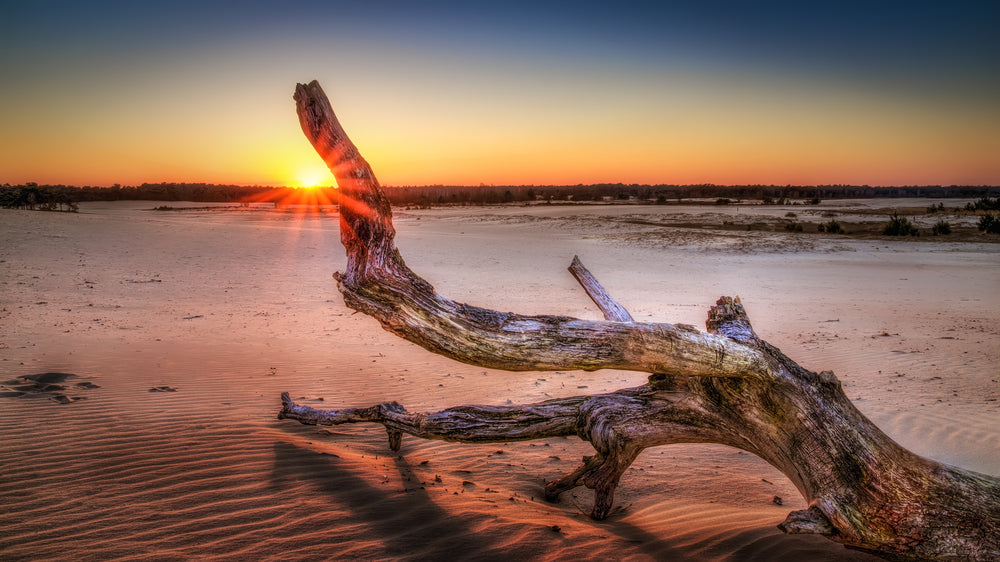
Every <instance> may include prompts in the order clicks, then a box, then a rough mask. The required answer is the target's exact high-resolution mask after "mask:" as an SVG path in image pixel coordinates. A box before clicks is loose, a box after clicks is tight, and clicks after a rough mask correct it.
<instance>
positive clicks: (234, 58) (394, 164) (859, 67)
mask: <svg viewBox="0 0 1000 562" xmlns="http://www.w3.org/2000/svg"><path fill="white" fill-rule="evenodd" d="M63 8H64V9H62V10H58V11H57V10H51V9H50V10H48V11H46V10H45V9H44V8H37V9H35V8H32V7H31V5H30V4H29V5H28V6H27V7H25V6H18V7H16V8H15V9H14V10H13V14H12V16H11V17H10V18H8V19H7V22H8V23H7V24H0V37H5V39H0V41H6V44H0V47H2V49H0V52H2V53H4V54H3V55H0V56H2V57H3V58H0V63H2V68H0V70H2V71H3V73H4V75H5V76H6V77H9V78H10V80H5V83H4V87H3V88H2V92H0V102H2V103H0V122H2V123H3V128H2V131H0V183H21V182H26V181H36V182H39V183H65V184H73V185H111V184H114V183H120V184H125V185H131V184H138V183H142V182H159V181H179V182H180V181H204V182H211V183H236V184H264V185H286V184H290V185H303V184H309V183H315V182H319V183H321V184H327V183H330V182H332V177H331V176H330V175H329V173H327V172H326V171H325V170H323V165H322V163H321V162H320V160H319V158H318V156H316V154H315V153H314V152H313V150H312V148H311V147H310V146H309V144H308V142H307V141H306V140H305V138H304V137H303V135H302V133H301V131H300V130H299V128H298V122H297V119H296V116H295V113H294V104H293V102H292V92H293V90H294V86H295V84H296V82H306V81H309V80H312V79H318V80H320V83H321V84H322V85H323V86H324V88H325V90H326V91H327V94H328V95H329V96H330V98H331V100H332V102H333V104H334V109H335V110H336V111H337V113H338V115H339V116H340V118H341V121H342V122H343V124H344V126H345V128H346V129H347V131H348V133H349V134H350V135H351V136H352V138H353V139H354V141H355V143H356V144H357V145H358V147H359V148H360V149H361V151H362V153H363V154H364V155H365V157H366V158H367V159H368V161H369V162H370V163H371V164H372V166H373V168H374V170H375V173H376V175H377V176H378V177H379V179H380V181H381V182H382V183H383V184H386V185H421V184H464V185H478V184H479V183H487V184H576V183H599V182H624V183H670V184H687V183H705V182H711V183H717V184H747V183H765V184H788V183H791V184H832V183H849V184H870V185H903V184H945V185H950V184H1000V157H997V155H998V154H1000V134H998V133H997V131H1000V104H998V103H997V102H996V101H995V100H996V99H1000V96H998V95H996V94H998V93H1000V89H998V87H997V76H995V75H994V74H989V73H986V72H984V70H988V69H990V68H995V66H996V65H995V63H996V59H995V57H994V56H993V55H995V54H996V40H988V41H987V42H986V43H985V44H976V43H975V42H974V41H973V40H969V45H960V44H958V43H957V42H953V43H954V45H953V44H952V43H948V44H945V43H942V44H941V45H934V44H933V39H932V38H928V35H927V33H929V30H928V29H925V28H920V29H916V27H917V26H918V24H920V25H924V26H926V25H929V24H930V22H933V21H934V20H935V18H937V17H939V16H940V15H939V14H928V16H927V21H926V22H925V21H923V20H914V21H913V22H910V23H911V24H912V25H913V26H915V29H914V30H912V31H913V32H912V33H910V34H907V33H904V32H906V31H907V30H906V29H905V28H904V29H902V30H900V29H896V28H885V27H883V28H877V29H874V30H867V31H866V29H864V28H859V29H854V28H851V27H844V28H835V29H826V28H825V27H815V28H814V29H809V30H808V33H807V32H805V31H803V32H799V33H797V34H796V33H793V32H794V31H795V29H797V28H796V27H795V26H799V27H802V26H803V25H806V24H808V25H813V26H818V25H821V24H822V25H826V23H825V22H827V19H824V18H826V17H827V16H826V15H825V14H812V13H803V14H793V15H790V16H787V17H786V18H785V19H781V18H778V19H779V23H781V22H784V24H787V25H788V27H785V28H782V29H781V31H783V32H784V33H786V34H789V35H791V36H790V37H789V38H788V41H789V42H788V43H787V44H786V43H782V42H781V41H778V40H765V39H760V37H781V34H780V33H772V34H771V35H767V34H766V33H763V32H766V31H768V30H767V29H760V30H759V31H760V32H761V33H762V34H756V33H751V32H752V31H754V29H753V28H752V26H753V25H758V26H760V25H764V23H762V22H767V24H768V25H775V26H777V25H779V23H773V21H772V20H773V19H774V18H773V17H772V18H762V20H761V21H755V20H754V21H752V20H751V19H750V18H753V17H754V16H753V14H749V13H748V14H743V16H745V17H744V19H739V18H737V17H736V16H733V17H734V19H733V21H726V22H722V23H719V22H715V21H714V20H712V19H711V17H709V16H707V15H706V16H704V17H702V15H701V14H672V13H665V12H661V11H654V12H651V13H649V14H645V15H643V14H638V15H633V16H615V17H621V18H627V17H633V18H634V19H628V20H622V21H620V22H617V21H615V20H614V19H613V18H612V20H611V21H602V20H601V19H600V17H610V16H607V15H606V14H605V15H604V16H602V15H601V13H598V12H594V13H593V14H592V15H593V16H594V17H593V19H592V20H591V19H588V16H586V15H585V16H579V17H578V18H577V19H573V18H568V21H567V18H565V17H563V16H562V14H560V13H558V12H556V11H551V10H550V11H549V12H543V13H540V14H538V15H537V18H538V19H539V20H540V21H541V23H538V22H536V21H535V20H530V21H529V20H527V19H525V20H521V19H517V18H515V17H514V16H510V15H509V14H508V15H504V16H503V17H500V16H501V15H503V14H507V12H503V13H502V14H501V12H496V13H494V12H484V13H485V14H486V15H485V16H484V15H482V14H480V13H479V12H476V11H473V10H471V9H470V11H468V12H462V13H459V14H458V15H456V16H455V17H454V18H453V19H452V20H448V19H446V18H445V19H443V20H442V18H438V17H432V16H422V15H421V14H416V13H405V11H404V12H403V13H399V14H397V16H396V17H395V18H394V19H393V18H389V19H386V17H385V14H383V13H378V14H376V13H374V12H373V13H367V12H365V11H364V10H363V9H358V10H356V11H350V13H349V14H347V15H346V16H345V15H343V14H341V13H339V12H337V11H336V10H335V9H332V8H331V9H330V11H329V13H321V14H320V15H319V16H317V17H315V18H312V19H297V17H296V16H294V15H291V16H282V17H278V16H277V15H276V14H272V13H270V12H267V11H266V9H265V8H261V7H256V8H253V9H250V10H248V12H249V15H247V14H243V15H242V16H240V17H242V18H243V19H239V18H237V19H236V20H235V21H232V17H231V15H230V14H229V13H228V12H222V11H215V10H213V9H212V8H210V7H209V8H203V10H204V11H203V12H202V13H200V14H196V15H197V16H198V17H199V18H200V19H198V18H194V16H192V15H191V14H183V13H173V12H167V13H148V12H147V11H144V9H143V8H138V7H137V8H134V9H133V10H132V11H127V10H125V11H116V12H114V13H110V12H109V13H101V12H99V11H98V12H93V11H83V12H80V13H73V10H74V9H77V10H87V9H86V8H81V7H75V8H74V5H73V4H67V6H63ZM161 9H163V10H165V8H161ZM496 9H497V10H500V9H502V8H500V7H498V8H496ZM510 9H516V8H515V7H514V5H511V8H510ZM255 10H256V11H255ZM261 10H264V11H261ZM553 10H554V9H553ZM393 13H395V12H393ZM448 13H451V12H448ZM737 15H739V14H737ZM486 16H489V17H486ZM679 17H680V18H682V19H683V18H688V20H689V21H688V20H685V21H686V23H687V26H686V27H684V28H678V29H677V30H675V32H674V33H670V29H668V28H669V25H671V22H674V21H676V20H677V18H679ZM893 17H895V16H892V14H889V15H887V16H886V21H887V22H893V21H895V22H896V24H895V25H906V23H907V22H906V21H902V23H900V22H899V21H897V20H896V19H893ZM213 18H215V19H213ZM406 18H410V19H406ZM420 18H423V19H420ZM796 18H799V19H796ZM810 18H811V19H810ZM897 19H898V18H897ZM911 19H912V18H911ZM904 20H905V18H904ZM851 21H853V20H851ZM151 22H153V23H152V24H151ZM192 22H201V23H192ZM970 22H971V23H970ZM616 23H617V24H620V25H615V24H616ZM834 23H840V24H843V25H848V24H849V22H848V20H846V19H845V20H836V21H835V22H834ZM654 24H655V25H654ZM722 24H725V25H722ZM974 24H975V21H973V19H970V21H969V22H966V21H965V20H961V21H959V22H957V23H955V25H954V26H952V27H954V28H955V29H952V28H948V27H945V28H942V30H938V31H937V33H938V35H944V36H945V39H949V40H950V38H951V36H950V35H947V34H948V33H953V34H955V35H956V36H958V35H959V34H964V35H962V36H963V37H969V36H970V33H972V32H970V31H969V29H966V27H968V26H971V25H974ZM143 25H145V27H143ZM150 25H153V27H149V26H150ZM831 25H832V24H831ZM547 26H548V27H547ZM698 26H702V27H698ZM716 26H721V27H720V28H719V29H716ZM962 26H966V27H962ZM744 27H747V29H744ZM661 28H662V29H661ZM597 29H600V30H601V33H597V32H596V31H595V30H597ZM887 29H888V30H890V31H886V30H887ZM319 30H328V31H330V32H329V33H319V32H318V31H319ZM845 30H846V31H845ZM973 31H976V30H975V29H973ZM918 32H919V33H918ZM865 33H873V34H885V33H889V34H890V36H889V37H888V38H886V37H881V36H880V37H879V38H877V39H876V38H875V37H874V35H873V36H872V37H868V36H867V35H865ZM845 34H846V39H850V40H851V41H853V42H852V43H850V44H848V43H844V44H843V45H837V44H835V45H827V44H826V43H823V42H821V41H820V40H817V41H815V42H814V43H813V42H810V38H811V37H813V36H819V39H823V40H826V41H834V40H836V38H839V37H841V36H842V35H845ZM893 34H895V35H893ZM911 35H912V37H911ZM665 37H666V38H670V39H669V40H668V39H664V38H665ZM918 37H923V43H921V42H918V41H917V40H916V38H918ZM932 37H936V36H932ZM846 39H845V41H846ZM973 39H975V36H973ZM907 41H910V42H911V43H907ZM990 41H992V42H990ZM927 42H930V43H931V44H930V46H927V47H925V46H924V43H927ZM855 44H860V45H861V47H863V48H860V47H859V48H857V49H855V50H852V46H853V45H855ZM900 49H902V50H903V51H906V49H910V50H911V52H902V53H899V52H896V51H898V50H900ZM962 49H969V51H968V52H965V51H963V50H962ZM975 49H978V50H975ZM984 53H985V54H984ZM977 57H978V58H977Z"/></svg>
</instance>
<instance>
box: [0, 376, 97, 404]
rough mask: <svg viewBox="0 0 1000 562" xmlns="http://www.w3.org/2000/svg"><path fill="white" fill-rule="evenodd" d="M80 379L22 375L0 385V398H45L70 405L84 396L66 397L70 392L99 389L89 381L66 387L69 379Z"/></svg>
mask: <svg viewBox="0 0 1000 562" xmlns="http://www.w3.org/2000/svg"><path fill="white" fill-rule="evenodd" d="M76 378H80V377H78V376H76V375H73V374H70V373H38V374H36V375H24V376H21V377H18V378H16V379H12V380H9V381H5V382H3V383H2V384H0V397H6V398H19V397H26V398H46V399H49V400H52V401H54V402H58V403H60V404H70V403H72V402H76V401H77V400H83V399H84V398H86V397H85V396H68V395H67V394H64V392H67V391H71V390H92V389H95V388H101V387H100V386H98V385H96V384H94V383H92V382H90V381H80V382H77V383H76V384H73V385H68V384H67V381H69V380H70V379H76Z"/></svg>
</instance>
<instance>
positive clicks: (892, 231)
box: [882, 213, 920, 236]
mask: <svg viewBox="0 0 1000 562" xmlns="http://www.w3.org/2000/svg"><path fill="white" fill-rule="evenodd" d="M882 234H884V235H886V236H919V235H920V232H919V231H918V230H917V227H915V226H913V223H911V222H910V219H908V218H906V217H901V216H899V215H897V214H895V213H893V214H892V216H890V217H889V224H887V225H886V226H885V228H884V229H882Z"/></svg>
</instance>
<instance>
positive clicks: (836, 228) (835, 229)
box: [818, 220, 846, 234]
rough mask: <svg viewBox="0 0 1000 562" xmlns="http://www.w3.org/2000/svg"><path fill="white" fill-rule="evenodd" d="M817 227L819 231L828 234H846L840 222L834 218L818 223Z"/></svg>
mask: <svg viewBox="0 0 1000 562" xmlns="http://www.w3.org/2000/svg"><path fill="white" fill-rule="evenodd" d="M818 229H819V231H820V232H828V233H830V234H846V233H845V232H844V227H842V226H840V223H839V222H837V221H835V220H832V221H830V222H827V223H820V225H819V227H818Z"/></svg>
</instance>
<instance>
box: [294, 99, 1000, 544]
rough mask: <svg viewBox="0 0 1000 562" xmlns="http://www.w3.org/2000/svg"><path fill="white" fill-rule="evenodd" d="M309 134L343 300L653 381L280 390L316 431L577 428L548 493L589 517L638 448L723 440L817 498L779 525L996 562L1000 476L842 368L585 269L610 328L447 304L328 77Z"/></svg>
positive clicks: (476, 345)
mask: <svg viewBox="0 0 1000 562" xmlns="http://www.w3.org/2000/svg"><path fill="white" fill-rule="evenodd" d="M295 101H296V104H297V107H298V113H299V119H300V122H301V124H302V129H303V131H304V132H305V134H306V137H307V138H308V139H309V140H310V141H311V142H312V144H313V146H314V147H315V148H316V150H317V151H318V152H319V154H320V156H322V157H323V159H324V160H325V161H326V163H327V165H328V166H329V167H330V169H331V170H332V171H333V172H334V175H335V176H336V178H337V182H338V184H339V187H340V189H341V201H342V203H341V236H342V240H343V243H344V246H345V248H346V249H347V255H348V265H347V270H346V271H345V272H342V273H337V274H336V278H337V280H338V286H339V289H340V291H341V293H342V294H343V296H344V300H345V303H346V304H347V305H348V306H349V307H351V308H353V309H355V310H358V311H361V312H364V313H365V314H368V315H370V316H372V317H373V318H375V319H377V320H378V321H379V322H381V324H382V326H383V327H384V328H385V329H386V330H389V331H390V332H393V333H395V334H397V335H399V336H401V337H403V338H405V339H407V340H410V341H412V342H414V343H417V344H419V345H421V346H423V347H424V348H426V349H428V350H430V351H432V352H434V353H439V354H442V355H446V356H448V357H452V358H454V359H457V360H459V361H463V362H466V363H471V364H475V365H481V366H484V367H493V368H500V369H507V370H567V369H582V370H594V369H602V368H617V369H628V370H636V371H642V372H648V373H652V374H651V375H650V377H649V382H648V384H646V385H643V386H640V387H637V388H630V389H624V390H620V391H617V392H613V393H609V394H602V395H595V396H578V397H573V398H564V399H557V400H549V401H545V402H540V403H537V404H531V405H512V406H461V407H455V408H449V409H446V410H443V411H441V412H436V413H429V414H420V413H410V412H407V411H406V410H405V408H403V407H402V406H401V405H399V404H397V403H395V402H392V403H385V404H380V405H376V406H372V407H369V408H354V409H344V410H317V409H313V408H310V407H308V406H302V405H297V404H295V403H294V402H292V400H291V399H290V398H289V397H288V395H287V394H285V395H283V396H282V401H283V407H282V410H281V413H280V414H279V417H281V418H287V419H295V420H298V421H300V422H302V423H306V424H325V425H335V424H341V423H355V422H374V423H380V424H382V425H384V426H385V428H386V430H387V432H388V434H389V443H390V447H391V448H392V449H393V450H398V449H399V446H400V444H401V436H402V434H403V433H408V434H410V435H414V436H417V437H421V438H426V439H444V440H449V441H461V442H503V441H515V440H525V439H539V438H545V437H554V436H566V435H576V436H579V437H580V438H581V439H584V440H586V441H588V442H590V443H591V444H592V445H593V447H594V449H595V454H594V455H593V456H592V457H588V458H586V459H584V462H583V464H582V465H581V466H580V467H579V468H577V469H576V470H574V471H573V472H572V473H570V474H567V475H564V476H562V477H560V478H557V479H555V480H553V481H551V482H549V483H548V484H547V485H546V486H545V494H546V497H547V498H549V499H552V500H555V499H556V498H558V496H559V494H561V493H562V492H564V491H566V490H569V489H572V488H574V487H576V486H581V485H583V486H587V487H590V488H592V489H594V490H595V505H594V508H593V512H592V516H593V517H595V518H597V519H602V518H604V517H606V516H607V515H608V513H609V511H610V509H611V507H612V505H613V501H614V491H615V488H616V487H617V485H618V483H619V480H620V478H621V476H622V474H623V473H624V471H625V470H626V469H627V468H628V466H629V465H630V464H631V463H632V461H633V460H635V458H636V456H637V455H638V454H639V453H640V452H641V451H642V450H643V449H645V448H647V447H653V446H658V445H666V444H671V443H685V442H697V443H721V444H724V445H729V446H732V447H737V448H739V449H742V450H745V451H748V452H750V453H753V454H755V455H757V456H759V457H761V458H763V459H764V460H766V461H767V462H769V463H770V464H772V465H773V466H775V467H776V468H778V469H779V470H780V471H781V472H782V473H784V474H785V475H786V476H787V477H788V478H789V479H790V480H791V481H792V482H793V483H794V484H795V486H796V487H797V488H798V490H799V491H800V492H801V493H802V495H803V496H804V497H805V499H806V500H807V501H808V502H809V508H808V509H806V510H801V511H797V512H793V513H791V514H790V515H789V516H788V518H787V519H786V521H785V522H784V523H783V524H782V525H781V526H780V527H781V528H782V529H783V530H784V531H786V532H789V533H819V534H823V535H826V536H829V537H830V538H831V539H833V540H837V541H840V542H842V543H844V544H847V545H850V546H852V547H856V548H861V549H865V550H870V551H873V552H876V553H880V554H883V555H885V556H887V557H893V558H903V559H928V558H938V559H963V560H996V559H1000V479H997V478H994V477H991V476H987V475H983V474H977V473H974V472H971V471H966V470H963V469H960V468H956V467H952V466H948V465H944V464H941V463H937V462H934V461H931V460H928V459H924V458H922V457H920V456H918V455H916V454H914V453H912V452H910V451H908V450H906V449H904V448H903V447H901V446H900V445H898V444H897V443H895V442H894V441H893V440H892V439H890V438H889V437H888V436H887V435H886V434H885V433H883V432H882V431H881V430H880V429H879V428H878V427H876V426H875V425H874V424H873V423H872V422H871V421H870V420H868V419H867V418H866V417H865V416H864V415H863V414H862V413H861V412H860V411H858V410H857V408H855V407H854V405H853V404H852V403H851V402H850V400H849V399H848V398H847V396H846V395H845V394H844V392H843V390H842V389H841V386H840V383H839V381H838V380H837V378H836V376H834V374H833V373H832V372H828V371H827V372H823V373H819V374H817V373H815V372H812V371H809V370H806V369H804V368H802V367H801V366H799V365H798V364H796V363H795V362H794V361H792V360H791V359H789V358H788V357H786V356H785V355H784V354H782V353H781V352H780V351H779V350H778V349H777V348H775V347H773V346H771V345H770V344H768V343H767V342H765V341H763V340H762V339H760V338H759V337H758V336H757V334H756V333H755V332H754V330H753V327H752V326H751V324H750V320H749V318H747V315H746V312H745V310H744V308H743V306H742V305H741V304H740V302H739V299H738V298H736V299H733V298H729V297H722V298H720V299H719V301H718V302H717V304H716V305H715V306H714V307H712V308H711V309H710V310H709V315H708V321H707V323H706V327H707V331H706V332H701V331H698V330H697V329H694V328H693V327H691V326H685V325H673V324H665V323H659V324H654V323H639V322H635V321H634V320H633V319H632V317H631V316H630V315H629V314H628V312H627V311H626V310H625V309H624V308H623V307H621V305H619V304H618V303H617V302H616V301H615V300H614V299H613V298H611V296H610V295H608V294H607V292H606V291H605V290H604V288H603V287H601V285H600V284H599V283H598V282H597V281H596V279H594V278H593V276H592V275H590V273H589V272H587V270H586V268H584V267H583V264H582V263H580V262H579V260H578V259H574V260H573V264H572V265H571V266H570V270H571V272H572V273H573V274H574V276H576V277H577V279H578V280H580V282H581V284H582V285H583V286H584V288H585V290H586V291H587V293H588V294H589V295H590V296H591V298H592V299H593V300H594V302H595V303H596V304H597V306H598V307H599V308H600V309H601V310H602V312H603V313H604V315H605V318H606V320H605V321H587V320H580V319H575V318H568V317H562V316H522V315H518V314H514V313H509V312H498V311H494V310H488V309H482V308H478V307H474V306H470V305H467V304H462V303H457V302H454V301H451V300H449V299H447V298H445V297H443V296H441V295H438V294H437V293H436V292H435V290H434V288H433V287H432V286H431V285H430V284H428V283H427V282H426V281H424V280H423V279H421V278H420V277H419V276H417V275H416V274H415V273H413V272H412V271H411V270H410V269H409V268H408V267H407V266H406V264H405V263H404V262H403V258H402V256H401V255H400V254H399V252H398V250H397V249H396V247H395V243H394V240H393V239H394V236H395V231H394V229H393V227H392V215H391V209H390V206H389V203H388V200H387V199H386V198H385V196H384V194H383V193H382V191H381V188H380V187H379V185H378V182H377V180H376V179H375V176H374V174H373V173H372V171H371V168H370V167H369V166H368V164H367V162H365V161H364V159H363V158H361V156H360V154H359V153H358V150H357V148H356V147H355V146H354V145H353V143H351V141H350V139H348V137H347V135H346V134H345V133H344V131H343V128H342V127H341V126H340V124H339V122H338V121H337V118H336V116H335V115H334V113H333V109H332V108H331V106H330V103H329V101H328V100H327V97H326V95H325V94H324V93H323V91H322V89H321V88H320V86H319V84H318V83H316V82H312V83H310V84H308V85H301V84H300V85H298V87H297V88H296V92H295Z"/></svg>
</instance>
